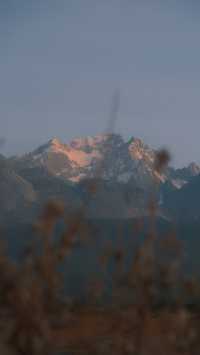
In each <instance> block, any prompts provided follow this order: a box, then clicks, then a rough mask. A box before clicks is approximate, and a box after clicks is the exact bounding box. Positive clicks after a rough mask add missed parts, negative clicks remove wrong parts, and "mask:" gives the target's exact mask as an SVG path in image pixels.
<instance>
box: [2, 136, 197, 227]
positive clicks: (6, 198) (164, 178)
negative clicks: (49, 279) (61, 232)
mask: <svg viewBox="0 0 200 355" xmlns="http://www.w3.org/2000/svg"><path fill="white" fill-rule="evenodd" d="M156 154H157V152H156V151H155V150H153V149H151V148H150V147H149V146H147V145H145V144H144V143H143V142H142V141H141V140H140V139H138V138H134V137H131V138H130V139H129V140H128V141H124V140H123V138H122V137H121V136H120V135H117V134H101V135H97V136H94V137H85V138H77V139H74V140H72V141H71V142H69V143H68V144H64V143H62V142H60V140H59V139H57V138H54V139H51V140H50V141H49V142H47V143H46V144H44V145H42V146H41V147H39V148H37V149H36V150H34V151H33V152H31V153H28V154H25V155H23V156H20V157H17V156H16V157H12V158H5V157H3V156H0V208H1V217H0V221H1V222H2V221H7V220H8V219H9V220H10V218H12V219H14V220H15V221H19V220H20V221H21V220H24V221H28V220H31V219H32V218H34V217H35V216H36V215H37V214H38V213H39V211H40V209H41V208H42V206H43V205H44V204H45V202H46V201H47V200H48V199H55V198H57V199H62V200H63V201H64V202H65V203H66V206H68V207H69V206H70V208H72V207H81V206H82V207H84V208H85V211H86V215H87V216H88V217H94V218H130V217H137V216H144V215H148V200H149V198H150V196H152V194H153V193H156V198H157V199H158V203H159V210H158V214H159V215H160V216H162V217H165V218H172V217H176V218H178V219H179V218H195V219H198V218H199V217H200V209H199V207H200V203H199V201H200V199H199V197H200V166H198V165H197V164H195V163H191V164H190V165H189V166H188V167H184V168H183V169H175V168H173V167H167V168H166V169H165V171H163V172H162V173H159V172H158V171H157V170H156V169H155V161H156ZM94 182H95V193H91V189H90V188H91V184H93V183H94ZM88 187H89V189H88ZM93 192H94V191H93Z"/></svg>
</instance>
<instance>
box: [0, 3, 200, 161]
mask: <svg viewBox="0 0 200 355" xmlns="http://www.w3.org/2000/svg"><path fill="white" fill-rule="evenodd" d="M199 38H200V2H199V1H197V0H84V1H83V0H56V1H55V0H17V1H16V0H0V138H1V141H2V138H4V139H5V144H4V146H3V147H1V151H2V153H4V154H7V155H12V154H22V153H24V152H27V151H30V150H32V149H34V148H36V147H37V146H38V145H40V144H43V143H45V142H46V141H47V140H49V139H50V138H52V137H58V138H60V139H61V140H62V141H64V142H67V141H69V140H70V139H72V138H74V137H78V136H86V135H94V134H99V133H101V132H103V131H105V129H106V127H107V123H108V120H109V116H110V110H111V107H112V97H113V93H114V92H115V91H116V89H118V90H119V91H120V107H119V112H118V119H117V122H116V127H115V131H116V132H117V133H120V134H122V135H123V136H124V137H125V138H128V137H129V136H136V137H140V138H141V139H143V140H144V141H145V143H147V144H149V145H151V146H152V147H155V148H158V147H167V148H169V150H170V152H171V154H172V156H173V161H174V164H176V165H177V166H182V165H186V164H188V163H189V162H191V161H196V162H197V163H200V46H199Z"/></svg>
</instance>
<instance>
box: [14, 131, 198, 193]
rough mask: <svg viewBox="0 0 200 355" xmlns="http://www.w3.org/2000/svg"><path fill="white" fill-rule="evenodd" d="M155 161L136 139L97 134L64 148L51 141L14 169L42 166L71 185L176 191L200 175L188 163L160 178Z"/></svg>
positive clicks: (148, 149) (170, 170) (53, 140)
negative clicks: (100, 182)
mask: <svg viewBox="0 0 200 355" xmlns="http://www.w3.org/2000/svg"><path fill="white" fill-rule="evenodd" d="M155 158H156V151H155V150H153V149H151V148H150V147H149V146H147V145H146V144H144V143H143V142H142V140H140V139H138V138H134V137H131V138H130V139H129V140H128V142H126V141H124V140H123V138H122V137H121V136H120V135H118V134H99V135H96V136H93V137H92V136H88V137H84V138H75V139H73V140H72V141H71V142H69V143H68V144H66V143H65V144H64V143H62V142H61V141H60V140H59V139H58V138H53V139H51V140H50V141H49V142H47V143H46V144H44V145H43V146H41V147H39V148H38V149H36V150H35V151H33V152H31V153H29V154H26V155H25V156H23V157H21V158H19V159H18V166H20V164H21V166H24V165H25V166H26V167H29V168H31V167H40V166H42V167H44V168H45V169H47V170H48V172H49V173H51V174H52V175H55V176H59V177H61V178H63V179H66V180H69V181H71V182H74V183H78V182H80V181H82V180H83V179H88V178H94V177H97V178H102V179H104V180H107V181H113V182H120V183H121V182H122V183H128V182H131V181H134V182H136V183H137V185H138V186H140V187H142V188H143V187H145V188H146V187H147V186H149V185H152V183H154V182H158V183H165V182H166V181H168V180H170V181H171V184H172V185H174V187H176V188H179V187H181V186H183V185H184V184H185V183H186V182H187V181H188V179H189V178H190V177H191V176H194V175H197V174H199V173H200V167H199V166H198V165H196V164H195V163H192V164H190V166H189V167H188V168H184V169H177V170H176V169H173V168H170V169H168V170H166V172H165V173H163V174H160V173H158V172H157V171H156V170H155V168H154V163H155Z"/></svg>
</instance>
